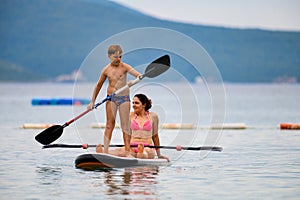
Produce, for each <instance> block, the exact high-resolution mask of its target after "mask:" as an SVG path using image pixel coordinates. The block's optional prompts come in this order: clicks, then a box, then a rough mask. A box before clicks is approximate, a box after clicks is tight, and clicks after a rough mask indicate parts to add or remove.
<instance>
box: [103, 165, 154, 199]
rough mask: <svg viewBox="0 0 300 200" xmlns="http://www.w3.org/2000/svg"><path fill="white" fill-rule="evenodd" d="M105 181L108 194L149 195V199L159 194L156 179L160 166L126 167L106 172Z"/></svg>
mask: <svg viewBox="0 0 300 200" xmlns="http://www.w3.org/2000/svg"><path fill="white" fill-rule="evenodd" d="M104 173H105V175H104V183H105V185H106V186H107V189H106V191H105V192H106V194H107V195H134V196H141V197H145V196H147V199H149V198H151V196H152V195H153V197H154V196H155V195H157V188H156V186H155V185H156V184H157V183H158V181H157V180H156V178H157V176H158V174H159V167H157V166H153V167H136V168H125V169H122V170H113V171H109V172H104Z"/></svg>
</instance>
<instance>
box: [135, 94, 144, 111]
mask: <svg viewBox="0 0 300 200" xmlns="http://www.w3.org/2000/svg"><path fill="white" fill-rule="evenodd" d="M132 108H133V110H134V112H142V111H143V110H144V109H145V105H143V104H142V102H141V101H140V99H139V98H137V97H134V98H133V101H132Z"/></svg>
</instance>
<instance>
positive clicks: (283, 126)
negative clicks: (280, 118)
mask: <svg viewBox="0 0 300 200" xmlns="http://www.w3.org/2000/svg"><path fill="white" fill-rule="evenodd" d="M280 129H293V130H297V129H300V124H291V123H281V124H280Z"/></svg>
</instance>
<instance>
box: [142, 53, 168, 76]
mask: <svg viewBox="0 0 300 200" xmlns="http://www.w3.org/2000/svg"><path fill="white" fill-rule="evenodd" d="M169 68H170V56H169V55H164V56H162V57H160V58H158V59H156V60H154V61H153V62H152V63H150V64H149V65H148V66H147V68H146V70H145V74H144V77H148V78H154V77H156V76H158V75H160V74H162V73H164V72H165V71H167V70H168V69H169Z"/></svg>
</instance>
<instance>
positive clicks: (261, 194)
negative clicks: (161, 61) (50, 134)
mask: <svg viewBox="0 0 300 200" xmlns="http://www.w3.org/2000/svg"><path fill="white" fill-rule="evenodd" d="M214 87H220V86H214ZM92 89H93V84H77V85H75V86H74V85H73V84H53V83H41V84H37V83H36V84H20V83H1V84H0V92H1V97H0V108H1V120H0V128H1V151H2V153H1V155H0V158H1V162H0V184H1V185H0V197H1V199H183V198H185V199H186V198H188V199H220V198H221V199H299V197H300V145H299V144H300V131H299V130H280V129H279V124H280V123H282V122H290V123H300V109H299V102H300V85H298V84H295V85H274V84H225V85H224V89H225V90H224V94H225V98H224V96H223V95H220V94H222V92H221V93H217V94H215V93H214V92H211V90H209V89H208V88H207V87H205V86H203V85H190V84H186V83H184V84H179V83H178V84H174V83H172V84H171V83H169V84H167V83H161V84H154V83H151V82H145V83H144V84H143V83H140V84H138V85H137V86H134V88H132V92H131V94H134V93H137V92H143V93H146V94H147V95H148V96H149V97H150V98H151V99H152V102H153V109H152V110H153V111H155V112H157V113H158V114H159V116H160V122H161V123H193V124H194V125H195V127H196V128H195V129H191V130H168V129H160V132H159V134H160V138H161V145H169V146H176V145H177V144H180V145H182V146H204V145H216V146H221V147H223V151H222V152H204V151H201V152H200V151H175V150H166V149H162V153H163V154H164V155H166V156H169V157H170V159H171V161H172V165H171V166H168V167H158V168H153V167H142V168H129V169H116V170H112V171H109V172H93V171H92V172H91V171H89V172H87V171H83V170H80V169H76V168H75V167H74V160H75V158H76V156H77V155H79V154H81V153H84V152H86V151H92V152H93V151H94V149H92V148H91V149H88V150H83V149H68V148H63V149H62V148H61V149H54V148H53V149H42V148H41V147H42V146H41V145H40V144H39V143H38V142H36V141H35V140H34V137H35V136H36V135H37V134H38V133H39V132H41V131H42V130H43V129H40V130H39V129H36V130H33V129H22V128H21V127H22V125H23V124H24V123H56V124H63V123H64V122H66V121H69V120H70V119H72V118H73V117H75V116H77V115H78V114H80V113H81V112H83V111H85V106H77V107H72V106H31V99H32V98H39V97H40V98H52V97H77V98H89V97H90V96H91V93H92ZM221 89H222V87H221ZM217 91H218V90H217ZM105 95H106V94H105V93H101V94H100V97H99V100H100V99H101V98H102V97H105ZM216 99H217V100H218V103H217V105H213V102H214V100H216ZM222 105H224V108H223V106H222ZM222 120H223V121H224V122H225V123H245V124H246V126H247V128H246V129H241V130H223V131H221V130H210V129H209V128H208V126H209V125H210V124H211V123H212V122H214V123H215V122H218V121H220V122H222ZM96 122H99V123H103V122H105V112H104V106H100V107H99V109H97V110H95V111H93V112H91V113H89V114H87V115H86V116H84V117H82V118H81V119H78V120H77V121H76V122H74V123H72V124H71V125H70V126H69V127H66V128H65V129H64V132H63V135H62V136H61V137H60V138H59V139H58V140H57V141H55V142H54V143H66V144H81V143H89V144H96V143H98V142H102V141H103V138H102V137H103V129H94V128H91V124H92V123H96ZM111 143H112V144H122V137H121V134H120V130H119V129H115V131H114V134H113V139H112V142H111Z"/></svg>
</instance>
